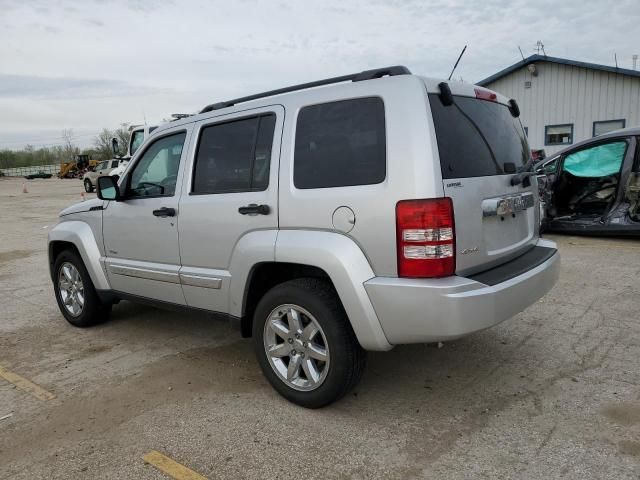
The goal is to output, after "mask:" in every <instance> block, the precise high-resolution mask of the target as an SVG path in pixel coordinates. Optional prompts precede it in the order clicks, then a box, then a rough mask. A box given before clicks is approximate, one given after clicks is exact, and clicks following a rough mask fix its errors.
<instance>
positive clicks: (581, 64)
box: [477, 55, 640, 87]
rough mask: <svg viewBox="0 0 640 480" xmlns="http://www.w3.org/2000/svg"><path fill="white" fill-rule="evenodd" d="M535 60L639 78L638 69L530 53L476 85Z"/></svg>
mask: <svg viewBox="0 0 640 480" xmlns="http://www.w3.org/2000/svg"><path fill="white" fill-rule="evenodd" d="M536 62H550V63H558V64H560V65H570V66H572V67H582V68H590V69H591V70H600V71H603V72H610V73H619V74H621V75H629V76H630V77H639V78H640V71H638V70H630V69H628V68H616V67H610V66H608V65H599V64H597V63H587V62H578V61H577V60H567V59H566V58H558V57H547V56H545V55H531V56H530V57H527V58H525V59H524V60H522V61H520V62H518V63H514V64H513V65H511V66H510V67H507V68H505V69H504V70H500V71H499V72H498V73H495V74H493V75H491V76H490V77H487V78H485V79H484V80H480V81H479V82H478V83H477V85H480V86H482V87H485V86H487V85H488V84H490V83H492V82H495V81H496V80H498V79H500V78H502V77H504V76H506V75H509V74H510V73H511V72H515V71H516V70H518V69H520V68H522V67H526V66H527V65H529V64H531V63H536Z"/></svg>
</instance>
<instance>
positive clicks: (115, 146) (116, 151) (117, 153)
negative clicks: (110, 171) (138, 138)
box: [111, 138, 120, 157]
mask: <svg viewBox="0 0 640 480" xmlns="http://www.w3.org/2000/svg"><path fill="white" fill-rule="evenodd" d="M111 148H112V149H113V155H114V156H116V157H119V156H120V147H119V146H118V139H117V138H112V139H111Z"/></svg>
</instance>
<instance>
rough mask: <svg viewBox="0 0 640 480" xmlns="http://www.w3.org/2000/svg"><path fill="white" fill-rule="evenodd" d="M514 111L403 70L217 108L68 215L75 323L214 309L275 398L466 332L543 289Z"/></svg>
mask: <svg viewBox="0 0 640 480" xmlns="http://www.w3.org/2000/svg"><path fill="white" fill-rule="evenodd" d="M310 87H322V88H310ZM518 116H519V109H518V107H517V104H516V103H515V101H514V100H510V99H508V98H505V97H503V96H502V95H499V94H497V93H495V92H492V91H490V90H486V89H484V88H480V87H476V86H473V85H470V84H466V83H460V82H447V81H441V80H434V79H430V78H425V77H421V76H416V75H412V74H411V72H409V70H408V69H406V68H405V67H387V68H382V69H377V70H369V71H364V72H360V73H356V74H352V75H345V76H342V77H337V78H332V79H326V80H321V81H318V82H312V83H310V84H304V85H298V86H294V87H289V88H285V89H281V90H278V91H275V92H266V93H263V94H258V95H252V96H251V97H245V98H240V99H235V100H229V101H226V102H221V103H214V104H211V105H209V106H207V107H205V108H204V109H203V110H202V111H201V112H200V114H199V115H195V116H190V117H188V118H182V119H179V120H177V121H175V122H170V123H167V124H165V125H162V126H160V127H159V128H158V130H157V131H156V132H154V133H153V136H151V137H150V138H149V139H148V140H147V141H146V142H145V143H144V144H143V145H142V147H141V149H140V151H139V152H138V153H137V154H136V155H135V156H134V157H133V160H132V164H131V165H130V166H129V168H128V169H127V170H126V172H125V174H124V176H122V177H121V178H119V179H118V180H116V179H115V178H114V177H112V176H104V177H100V178H98V198H97V199H92V200H90V201H87V202H81V203H80V204H77V205H74V206H71V207H69V208H67V209H66V210H64V211H62V212H61V214H60V222H59V223H58V225H56V226H55V227H54V228H53V229H51V230H50V232H49V262H50V267H51V278H52V280H53V284H54V291H55V296H56V299H57V302H58V305H59V308H60V311H61V312H62V315H63V316H64V317H65V318H66V319H67V321H69V322H70V323H71V324H73V325H76V326H80V327H86V326H89V325H92V324H96V323H99V322H101V321H104V320H106V319H107V318H108V316H109V314H110V311H111V306H112V304H113V303H114V302H117V301H119V300H120V299H129V300H133V301H136V300H142V301H148V302H152V303H155V304H158V305H165V306H167V305H172V306H175V305H178V306H182V307H189V308H194V309H199V310H206V311H210V312H217V313H220V314H222V315H223V316H225V317H226V318H230V319H232V321H233V323H234V324H236V325H238V326H239V328H240V331H241V334H242V335H243V336H245V337H251V336H252V337H253V339H254V347H255V352H256V355H257V358H258V363H259V365H260V367H261V369H262V371H263V373H264V375H265V376H266V378H267V379H268V380H269V382H270V383H271V384H272V386H273V387H274V388H275V389H276V390H277V391H278V392H279V393H280V394H281V395H283V396H284V397H286V398H287V399H289V400H290V401H292V402H295V403H297V404H299V405H303V406H305V407H311V408H317V407H321V406H323V405H327V404H328V403H331V402H333V401H335V400H336V399H338V398H340V397H342V396H343V395H345V394H346V393H347V392H348V391H349V390H350V389H351V388H352V387H353V386H355V385H356V384H357V382H358V381H359V380H360V378H361V376H362V373H363V371H364V368H365V364H366V351H367V350H389V349H391V348H392V347H393V346H394V345H400V344H407V343H426V342H437V341H446V340H452V339H455V338H459V337H461V336H464V335H468V334H470V333H473V332H477V331H480V330H483V329H486V328H489V327H491V326H493V325H496V324H497V323H500V322H502V321H504V320H506V319H508V318H510V317H512V316H513V315H515V314H516V313H518V312H520V311H522V310H523V309H525V308H527V307H528V306H529V305H531V304H532V303H534V302H535V301H536V300H538V299H539V298H540V297H542V296H543V295H544V294H545V293H546V292H547V291H549V290H550V289H551V288H553V285H554V283H555V281H556V279H557V278H558V274H559V268H560V255H559V254H558V252H557V249H556V245H555V243H553V242H552V241H549V240H545V239H541V238H540V237H539V235H538V226H539V221H538V212H539V210H538V193H537V187H536V179H535V177H533V179H531V178H529V176H526V177H524V176H522V175H521V174H522V170H524V166H525V165H527V166H528V165H529V159H530V152H529V146H528V144H527V140H526V136H525V133H524V130H523V128H522V125H521V123H520V119H519V118H518ZM519 170H520V172H519ZM517 172H519V173H517ZM525 179H526V180H527V181H524V180H525Z"/></svg>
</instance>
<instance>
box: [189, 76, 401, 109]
mask: <svg viewBox="0 0 640 480" xmlns="http://www.w3.org/2000/svg"><path fill="white" fill-rule="evenodd" d="M396 75H411V71H410V70H409V69H408V68H407V67H404V66H402V65H394V66H392V67H384V68H376V69H374V70H365V71H362V72H360V73H352V74H351V75H342V76H340V77H332V78H326V79H324V80H316V81H315V82H308V83H301V84H299V85H292V86H291V87H284V88H278V89H276V90H269V91H268V92H263V93H256V94H255V95H249V96H247V97H240V98H234V99H233V100H227V101H225V102H218V103H212V104H211V105H207V106H206V107H204V108H203V109H202V110H200V112H199V113H206V112H211V111H213V110H220V109H221V108H226V107H231V106H233V105H235V104H237V103H244V102H249V101H251V100H257V99H259V98H265V97H272V96H274V95H280V94H281V93H288V92H296V91H298V90H306V89H307V88H313V87H321V86H323V85H331V84H333V83H341V82H362V81H364V80H373V79H374V78H380V77H385V76H389V77H394V76H396Z"/></svg>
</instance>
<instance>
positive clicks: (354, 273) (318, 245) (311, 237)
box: [275, 230, 392, 350]
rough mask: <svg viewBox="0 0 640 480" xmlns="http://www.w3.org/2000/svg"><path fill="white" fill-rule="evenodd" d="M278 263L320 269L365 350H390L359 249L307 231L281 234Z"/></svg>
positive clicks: (369, 273) (344, 240) (343, 239)
mask: <svg viewBox="0 0 640 480" xmlns="http://www.w3.org/2000/svg"><path fill="white" fill-rule="evenodd" d="M275 259H276V261H277V262H289V263H300V264H305V265H311V266H314V267H318V268H321V269H322V270H324V271H325V272H326V273H327V275H329V277H330V278H331V281H332V282H333V284H334V286H335V288H336V291H337V292H338V295H339V296H340V300H341V301H342V305H343V306H344V309H345V311H346V312H347V315H348V316H349V320H350V321H351V326H352V327H353V331H354V332H355V334H356V337H357V338H358V341H359V342H360V345H362V347H363V348H364V349H366V350H390V349H391V348H392V345H391V344H390V343H389V341H388V340H387V338H386V337H385V335H384V332H383V330H382V327H381V326H380V321H379V320H378V317H377V315H376V312H375V310H374V308H373V305H372V304H371V300H369V296H368V294H367V292H366V290H365V288H364V283H365V282H366V281H367V280H369V279H371V278H373V277H374V276H375V275H374V273H373V270H372V269H371V266H370V265H369V261H368V260H367V258H366V257H365V255H364V253H363V252H362V250H361V249H360V247H358V245H357V244H356V243H355V242H354V241H353V240H351V239H350V238H348V237H347V236H345V235H342V234H338V233H334V232H326V231H309V230H280V231H279V232H278V238H277V241H276V250H275Z"/></svg>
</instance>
